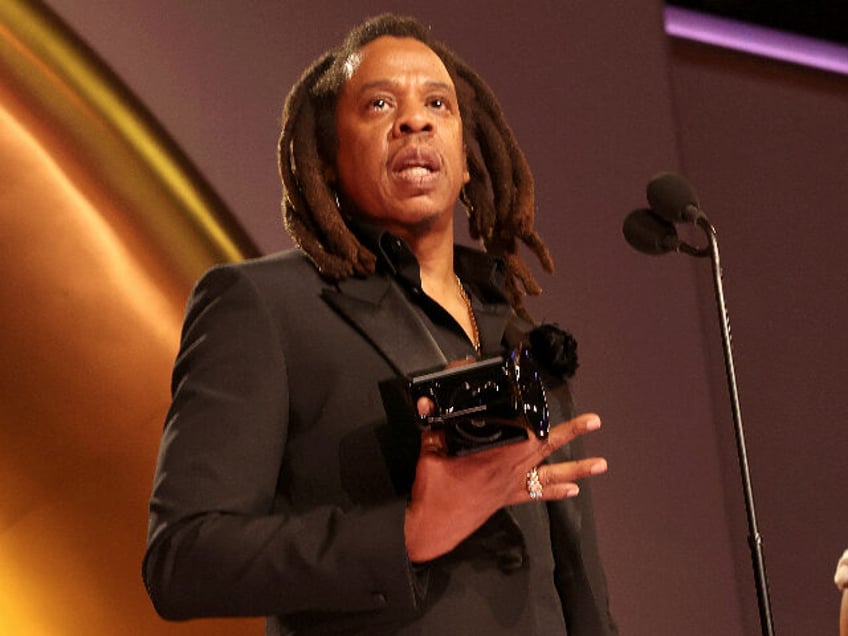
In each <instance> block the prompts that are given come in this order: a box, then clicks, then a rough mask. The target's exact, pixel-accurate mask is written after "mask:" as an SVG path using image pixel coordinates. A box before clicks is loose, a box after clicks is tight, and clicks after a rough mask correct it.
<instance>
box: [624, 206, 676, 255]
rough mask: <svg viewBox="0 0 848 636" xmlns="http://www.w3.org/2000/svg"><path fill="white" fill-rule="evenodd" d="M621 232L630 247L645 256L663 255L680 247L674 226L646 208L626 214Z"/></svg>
mask: <svg viewBox="0 0 848 636" xmlns="http://www.w3.org/2000/svg"><path fill="white" fill-rule="evenodd" d="M622 231H623V232H624V238H625V239H627V242H628V243H630V246H631V247H633V248H635V249H637V250H638V251H640V252H643V253H645V254H665V253H667V252H674V251H677V249H678V248H679V247H680V241H679V240H678V238H677V230H676V229H675V228H674V225H673V224H672V223H669V222H668V221H666V220H665V219H664V218H662V217H660V216H659V215H658V214H656V213H655V212H654V211H653V210H649V209H647V208H641V209H639V210H633V212H631V213H630V214H628V215H627V218H626V219H624V227H623V228H622Z"/></svg>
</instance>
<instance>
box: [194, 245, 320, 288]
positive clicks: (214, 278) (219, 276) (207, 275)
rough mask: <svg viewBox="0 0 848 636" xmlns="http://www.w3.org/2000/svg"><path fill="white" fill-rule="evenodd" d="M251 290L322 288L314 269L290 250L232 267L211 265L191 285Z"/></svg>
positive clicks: (310, 263) (239, 263) (302, 255)
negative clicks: (194, 283)
mask: <svg viewBox="0 0 848 636" xmlns="http://www.w3.org/2000/svg"><path fill="white" fill-rule="evenodd" d="M244 285H247V286H248V287H253V288H254V289H255V291H256V292H257V293H260V294H263V293H264V292H268V291H273V290H289V291H294V290H296V289H298V288H304V287H308V288H310V289H315V288H316V286H324V285H325V283H324V281H323V279H322V278H321V275H320V274H319V273H318V270H317V269H316V267H315V266H314V265H313V264H312V262H311V261H310V260H309V258H308V257H307V256H306V255H304V254H303V253H302V252H301V251H300V250H297V249H290V250H285V251H282V252H275V253H273V254H268V255H266V256H260V257H257V258H251V259H247V260H244V261H239V262H235V263H221V264H218V265H214V266H213V267H211V268H209V269H208V270H206V272H204V274H203V275H202V276H201V277H200V278H199V280H198V281H197V283H196V285H195V292H194V293H195V294H196V293H197V292H198V291H199V290H215V291H217V292H223V291H225V290H227V289H229V288H231V287H233V286H244Z"/></svg>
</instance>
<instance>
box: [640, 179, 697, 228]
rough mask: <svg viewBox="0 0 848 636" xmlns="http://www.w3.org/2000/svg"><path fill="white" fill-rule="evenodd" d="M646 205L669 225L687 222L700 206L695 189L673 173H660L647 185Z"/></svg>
mask: <svg viewBox="0 0 848 636" xmlns="http://www.w3.org/2000/svg"><path fill="white" fill-rule="evenodd" d="M648 203H650V204H651V207H652V208H653V209H654V211H655V212H656V213H657V214H659V215H660V216H661V217H662V218H664V219H665V220H666V221H669V222H670V223H679V222H680V221H689V220H691V219H692V217H693V208H694V212H695V213H697V210H698V208H699V207H700V205H699V204H698V196H697V195H696V194H695V189H694V188H693V187H692V186H691V185H689V182H688V181H686V179H684V178H683V177H681V176H680V175H678V174H674V173H673V172H661V173H659V174H658V175H656V176H655V177H654V178H653V179H651V181H650V183H648Z"/></svg>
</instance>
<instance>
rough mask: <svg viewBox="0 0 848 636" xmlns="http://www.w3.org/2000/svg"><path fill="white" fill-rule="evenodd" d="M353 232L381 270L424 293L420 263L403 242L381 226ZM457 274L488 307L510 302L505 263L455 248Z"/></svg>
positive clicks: (359, 227) (361, 227)
mask: <svg viewBox="0 0 848 636" xmlns="http://www.w3.org/2000/svg"><path fill="white" fill-rule="evenodd" d="M351 230H352V231H353V232H354V234H356V236H357V238H359V240H360V242H361V243H362V244H363V245H364V246H365V247H367V248H368V249H369V250H371V251H372V252H373V253H374V255H375V256H376V257H377V263H378V267H379V268H383V269H384V270H385V271H386V272H387V273H388V274H389V275H391V276H394V277H395V278H397V279H398V280H399V281H400V282H401V283H403V284H404V285H405V286H407V287H409V288H411V289H418V290H420V289H421V270H420V268H419V266H418V259H417V258H416V257H415V254H414V253H413V252H412V249H410V247H409V245H408V244H407V242H406V241H404V240H403V239H402V238H399V237H397V236H395V235H394V234H392V233H391V232H389V231H388V230H386V229H384V228H382V227H380V226H378V225H369V224H365V223H358V224H355V225H352V226H351ZM453 266H454V270H455V271H456V273H457V274H458V275H459V277H460V278H461V279H462V282H463V283H465V284H466V285H467V286H468V288H469V289H470V291H471V294H472V295H473V296H475V297H477V298H479V299H480V300H482V301H483V302H486V303H503V302H506V296H505V295H504V286H505V283H506V273H505V272H506V268H505V264H504V261H503V259H501V258H499V257H496V256H493V255H491V254H488V253H486V252H483V251H481V250H478V249H473V248H471V247H467V246H465V245H454V265H453Z"/></svg>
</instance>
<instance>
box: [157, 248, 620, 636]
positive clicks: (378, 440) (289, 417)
mask: <svg viewBox="0 0 848 636" xmlns="http://www.w3.org/2000/svg"><path fill="white" fill-rule="evenodd" d="M481 256H482V255H481ZM465 261H466V262H472V263H473V262H474V258H473V257H472V258H470V260H469V259H465ZM478 323H480V325H481V331H482V332H484V333H485V334H488V336H487V338H488V340H489V341H490V342H491V341H492V339H493V338H497V340H498V341H499V340H500V338H501V336H502V334H503V333H504V330H505V329H506V330H507V331H509V329H514V328H515V325H516V319H515V317H514V315H513V314H512V312H511V310H510V309H509V308H508V306H506V305H505V304H504V303H502V302H501V303H490V304H487V305H485V306H483V307H482V308H481V309H480V311H478ZM508 323H509V325H510V327H509V328H508ZM493 334H494V335H493ZM498 334H500V335H498ZM444 362H445V360H444V356H443V355H442V353H441V351H440V350H439V348H438V346H436V343H435V342H434V340H433V338H432V337H431V335H430V333H429V332H428V330H427V329H426V327H425V326H424V324H423V323H422V322H421V319H420V318H419V316H418V315H417V313H416V312H415V310H413V309H412V308H411V306H410V305H409V303H408V301H407V300H406V298H405V296H404V292H403V291H402V290H401V289H400V288H399V287H398V285H397V283H396V282H394V281H393V279H392V278H391V277H390V276H387V275H382V274H377V275H373V276H369V277H367V278H351V279H348V280H346V281H343V282H341V283H338V284H329V283H327V282H326V281H324V280H323V279H322V278H321V277H320V276H319V275H318V273H317V272H316V270H315V268H314V267H313V266H312V264H311V263H310V262H309V261H308V260H307V259H306V258H305V257H304V256H303V255H302V254H301V253H299V252H297V251H291V252H286V253H281V254H277V255H272V256H269V257H265V258H262V259H257V260H254V261H248V262H245V263H241V264H238V265H228V266H220V267H217V268H214V269H213V270H210V272H208V273H207V274H206V275H205V276H204V277H203V278H202V279H201V281H200V282H199V283H198V285H197V286H196V288H195V290H194V292H193V294H192V298H191V299H190V302H189V306H188V311H187V315H186V320H185V324H184V327H183V336H182V343H181V349H180V353H179V356H178V358H177V361H176V364H175V367H174V375H173V380H172V391H173V403H172V406H171V409H170V411H169V414H168V418H167V421H166V426H165V430H164V432H163V437H162V443H161V449H160V456H159V462H158V465H157V470H156V476H155V480H154V487H153V494H152V497H151V502H150V525H149V534H148V549H147V553H146V555H145V561H144V566H143V575H144V579H145V583H146V586H147V589H148V592H149V594H150V596H151V599H152V600H153V603H154V605H155V606H156V608H157V610H158V611H159V612H160V614H162V615H163V616H164V617H166V618H172V619H183V618H190V617H198V616H263V615H264V616H268V617H269V618H268V623H267V625H268V627H267V633H268V634H283V633H297V634H335V633H339V634H356V633H363V634H381V633H385V634H427V633H433V634H447V635H450V634H466V633H470V632H471V631H472V630H475V629H480V628H484V629H486V630H487V633H499V632H500V633H504V634H507V633H509V634H532V633H542V632H538V631H537V630H538V629H539V628H540V627H539V626H540V625H546V624H550V621H549V619H550V618H551V616H552V615H551V614H550V612H551V611H556V612H562V613H563V615H564V617H565V620H566V622H567V624H568V632H569V634H574V635H581V634H587V635H588V634H606V633H613V630H614V628H613V627H612V626H611V620H610V619H609V614H608V610H607V598H606V589H605V584H604V580H603V573H602V570H601V567H600V563H599V560H598V557H597V551H596V548H595V545H594V532H593V528H592V525H593V524H592V520H591V510H590V502H589V501H588V492H587V491H586V490H584V491H583V492H581V495H580V496H579V497H578V498H577V499H576V500H570V501H566V502H561V503H556V504H551V505H548V506H543V505H527V506H519V507H517V508H516V509H514V510H504V511H501V512H500V513H498V514H497V515H495V517H493V519H492V520H490V522H489V523H487V524H486V526H484V528H482V529H481V531H480V532H479V533H478V535H479V536H478V537H476V539H475V540H474V541H469V542H468V545H463V546H460V548H458V549H457V551H455V552H456V554H452V555H448V557H447V558H443V559H441V560H437V561H436V562H433V564H430V565H424V566H419V567H413V566H412V565H411V564H410V563H409V562H408V559H407V555H406V550H405V545H404V538H403V518H404V510H405V506H406V495H407V492H408V491H407V492H405V491H404V489H405V487H406V486H407V485H408V483H407V482H408V481H409V479H411V474H412V473H411V472H410V471H411V470H414V464H415V458H416V456H417V446H416V445H415V444H416V443H417V433H416V432H415V431H406V430H398V427H396V426H395V427H393V425H392V423H390V422H387V418H386V415H385V411H384V407H383V403H382V400H381V397H380V393H379V382H381V381H383V380H386V379H389V378H391V377H393V376H396V375H397V374H398V373H403V372H409V371H414V370H420V369H425V368H433V367H435V366H437V365H439V364H441V363H444ZM555 384H556V383H555ZM558 384H559V385H560V386H559V390H560V391H561V392H565V393H563V395H566V396H567V387H565V385H564V383H563V382H559V383H558ZM554 402H556V401H554ZM552 407H553V410H556V404H553V405H552ZM566 408H568V409H570V404H566ZM554 415H555V416H556V415H557V413H554ZM566 415H567V414H566V413H562V416H563V417H565V416H566ZM572 452H574V448H573V447H567V448H566V449H564V450H563V451H562V454H563V455H562V456H566V457H567V456H568V454H570V453H572ZM457 496H473V493H457ZM510 554H512V555H513V557H516V555H517V557H516V558H517V562H516V560H515V558H512V557H510V556H509V555H510ZM487 555H488V556H487ZM491 555H496V556H492V557H491V558H489V557H490V556H491ZM505 563H507V565H505ZM509 563H512V565H509ZM532 567H537V568H546V569H547V570H549V571H550V575H551V576H552V577H554V579H555V581H556V590H557V591H558V593H559V598H554V599H553V600H552V599H551V598H549V597H546V596H545V592H544V590H538V589H536V588H534V587H533V578H532V577H530V576H529V575H528V572H530V568H532ZM537 606H538V608H541V609H538V608H537ZM545 612H548V614H547V615H546V614H545Z"/></svg>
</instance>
